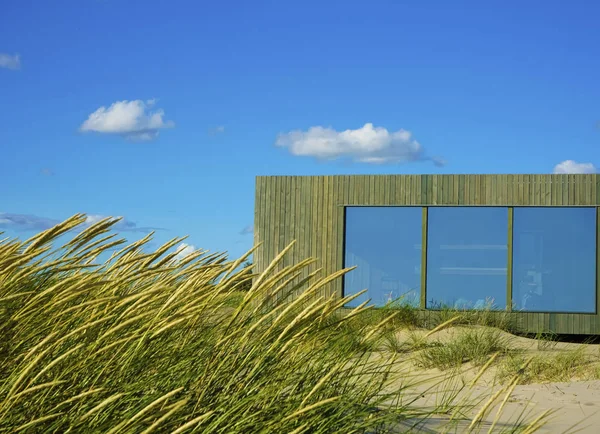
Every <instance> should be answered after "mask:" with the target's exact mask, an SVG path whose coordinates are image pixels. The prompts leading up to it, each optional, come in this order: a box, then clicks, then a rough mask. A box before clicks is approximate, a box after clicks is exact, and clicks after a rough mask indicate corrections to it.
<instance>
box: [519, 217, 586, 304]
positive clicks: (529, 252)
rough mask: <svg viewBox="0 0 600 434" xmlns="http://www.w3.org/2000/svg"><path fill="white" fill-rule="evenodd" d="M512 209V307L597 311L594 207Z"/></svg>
mask: <svg viewBox="0 0 600 434" xmlns="http://www.w3.org/2000/svg"><path fill="white" fill-rule="evenodd" d="M513 212H514V215H513V285H512V286H513V306H514V309H516V310H524V311H533V312H577V313H593V312H595V311H596V210H595V208H541V207H539V208H529V207H527V208H514V211H513Z"/></svg>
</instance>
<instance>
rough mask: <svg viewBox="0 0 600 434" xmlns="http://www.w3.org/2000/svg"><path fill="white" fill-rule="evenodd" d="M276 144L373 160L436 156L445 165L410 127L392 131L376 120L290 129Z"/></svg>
mask: <svg viewBox="0 0 600 434" xmlns="http://www.w3.org/2000/svg"><path fill="white" fill-rule="evenodd" d="M275 144H276V145H277V146H280V147H283V148H287V149H288V150H289V151H290V153H292V154H293V155H297V156H310V157H316V158H322V159H336V158H340V157H346V158H351V159H353V160H354V161H358V162H362V163H372V164H381V163H402V162H407V161H418V160H433V161H434V163H435V164H436V165H443V160H442V159H439V158H436V159H432V158H430V157H426V156H425V150H424V149H423V147H422V146H421V144H420V143H419V142H418V141H417V140H415V139H414V138H413V135H412V133H411V132H410V131H406V130H403V129H400V130H398V131H395V132H390V131H388V130H387V129H386V128H383V127H374V126H373V124H372V123H366V124H365V125H364V126H363V127H362V128H358V129H356V130H345V131H336V130H334V129H333V128H325V127H321V126H316V127H311V128H309V129H308V130H307V131H300V130H295V131H290V132H288V133H284V134H279V136H278V137H277V140H276V142H275Z"/></svg>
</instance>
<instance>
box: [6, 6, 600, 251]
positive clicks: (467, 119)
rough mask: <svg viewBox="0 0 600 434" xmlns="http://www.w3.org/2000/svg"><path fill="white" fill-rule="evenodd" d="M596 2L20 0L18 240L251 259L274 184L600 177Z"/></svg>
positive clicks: (16, 56) (14, 108) (10, 89)
mask: <svg viewBox="0 0 600 434" xmlns="http://www.w3.org/2000/svg"><path fill="white" fill-rule="evenodd" d="M598 16H600V4H597V2H592V1H580V2H564V1H527V2H521V1H488V2H480V1H453V2H448V1H391V0H390V1H376V0H374V1H370V2H358V1H356V2H353V1H350V2H349V1H320V2H316V1H309V0H303V1H261V0H255V1H241V0H238V1H226V0H225V1H223V0H222V1H218V2H216V1H215V2H207V1H178V0H171V1H168V2H167V1H158V0H144V1H141V0H77V1H75V0H63V1H60V0H57V1H54V2H42V1H34V0H3V1H2V4H1V5H0V119H1V125H2V127H1V128H0V178H1V179H0V181H1V182H0V230H4V231H6V233H7V234H8V235H9V236H18V237H21V238H24V237H28V236H30V235H32V234H34V233H35V232H37V231H38V230H39V229H42V228H44V227H47V226H49V225H51V224H53V223H54V222H56V221H59V220H63V219H65V218H67V217H69V216H70V215H72V214H75V213H77V212H84V213H86V214H89V215H91V216H92V217H91V218H90V220H91V221H92V220H94V219H96V218H98V217H97V216H123V217H124V218H125V220H126V224H123V225H121V228H120V229H122V230H123V231H124V232H123V235H125V236H126V237H127V238H128V239H131V240H134V239H137V238H139V237H140V236H143V235H144V234H145V233H146V232H147V231H148V230H150V229H149V228H160V229H161V230H159V231H157V234H156V237H155V238H156V242H157V243H162V242H164V241H166V240H168V239H170V238H172V237H175V236H180V235H189V236H190V237H189V240H188V243H189V244H191V245H193V246H196V247H199V248H206V249H210V250H211V251H228V252H229V253H230V254H231V255H232V256H238V255H241V254H242V253H243V252H244V251H246V250H247V249H248V248H250V247H251V245H252V235H251V234H249V233H247V232H249V231H248V230H245V229H247V228H248V226H251V225H252V219H253V202H254V177H255V176H256V175H283V174H285V175H317V174H363V173H372V174H377V173H400V174H401V173H411V174H414V173H552V172H553V171H559V172H595V171H596V165H598V164H600V155H599V152H600V151H598V149H599V147H598V145H599V144H600V123H599V121H600V80H599V79H598V72H599V70H600V56H599V55H598V54H599V46H598V41H600V26H598V25H597V17H598Z"/></svg>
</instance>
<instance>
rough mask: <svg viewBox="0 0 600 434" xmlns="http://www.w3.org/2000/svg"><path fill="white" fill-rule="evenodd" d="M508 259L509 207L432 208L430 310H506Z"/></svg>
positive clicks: (428, 279)
mask: <svg viewBox="0 0 600 434" xmlns="http://www.w3.org/2000/svg"><path fill="white" fill-rule="evenodd" d="M507 263H508V209H507V208H494V207H430V208H429V211H428V230H427V308H430V309H431V308H433V309H435V308H443V307H450V308H456V309H505V308H506V283H507V279H508V277H507Z"/></svg>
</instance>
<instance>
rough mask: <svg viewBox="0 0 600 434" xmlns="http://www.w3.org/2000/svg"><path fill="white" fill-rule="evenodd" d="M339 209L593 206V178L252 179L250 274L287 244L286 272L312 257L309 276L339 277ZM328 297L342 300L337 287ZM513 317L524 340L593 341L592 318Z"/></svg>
mask: <svg viewBox="0 0 600 434" xmlns="http://www.w3.org/2000/svg"><path fill="white" fill-rule="evenodd" d="M346 205H422V206H427V205H501V206H520V205H521V206H523V205H536V206H585V205H587V206H590V205H591V206H599V205H600V175H587V174H586V175H339V176H259V177H257V178H256V197H255V216H254V241H255V244H256V243H262V246H261V247H260V248H259V250H258V251H257V252H256V253H255V255H254V262H255V264H256V271H262V270H264V268H265V267H266V266H267V265H268V264H269V262H270V261H271V260H272V259H273V258H274V257H275V256H276V255H277V254H278V253H279V252H280V251H281V250H282V249H283V248H284V247H285V246H287V245H288V244H289V243H290V242H291V241H292V240H296V241H297V242H296V245H295V246H294V247H293V250H292V251H291V252H290V253H289V254H288V256H287V257H286V260H285V262H284V264H285V265H289V264H292V263H296V262H298V261H300V260H301V259H305V258H308V257H314V258H317V259H318V262H317V263H316V264H314V265H313V266H311V267H310V269H309V270H311V271H312V270H314V269H316V268H317V267H319V268H320V267H322V268H323V269H324V273H326V274H329V273H332V272H334V271H336V270H339V269H340V268H341V267H342V264H343V253H344V252H343V237H344V227H343V226H344V206H346ZM598 233H599V234H600V231H598ZM597 257H598V258H599V259H600V255H597ZM307 272H308V270H307ZM565 290H568V289H565ZM328 291H333V292H336V293H338V294H340V295H341V291H342V280H341V279H338V280H337V281H336V282H335V284H333V285H332V286H331V287H330V288H329V289H328ZM598 298H600V297H597V299H598ZM597 304H600V301H599V300H597ZM596 311H597V312H600V309H599V308H597V310H596ZM514 315H518V316H519V323H520V324H522V326H523V327H524V328H525V329H526V330H528V331H531V332H537V331H539V330H541V329H544V330H552V331H554V332H556V333H578V334H579V333H581V334H598V333H600V315H597V314H596V315H593V314H559V313H551V314H548V313H518V314H517V313H515V314H514Z"/></svg>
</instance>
